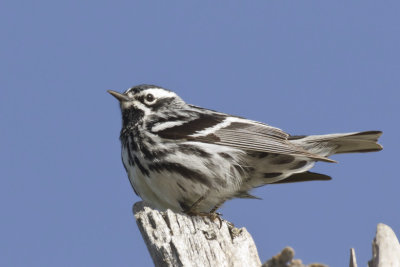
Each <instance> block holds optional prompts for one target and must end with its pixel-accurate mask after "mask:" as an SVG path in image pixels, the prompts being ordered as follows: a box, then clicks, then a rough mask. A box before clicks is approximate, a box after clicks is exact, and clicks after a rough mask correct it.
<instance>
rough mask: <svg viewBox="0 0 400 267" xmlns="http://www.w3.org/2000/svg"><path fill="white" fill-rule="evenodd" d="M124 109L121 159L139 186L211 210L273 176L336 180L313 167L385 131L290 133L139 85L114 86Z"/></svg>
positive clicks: (162, 201) (149, 196) (373, 141)
mask: <svg viewBox="0 0 400 267" xmlns="http://www.w3.org/2000/svg"><path fill="white" fill-rule="evenodd" d="M108 92H109V93H110V94H111V95H113V96H114V97H115V98H117V99H118V101H119V102H120V106H121V111H122V130H121V134H120V140H121V143H122V161H123V164H124V166H125V169H126V172H127V174H128V177H129V180H130V182H131V185H132V187H133V189H134V190H135V192H136V193H137V194H138V195H139V196H140V197H141V198H142V199H143V200H144V201H146V202H148V203H149V204H151V205H152V206H154V207H155V208H158V209H160V210H165V209H168V208H169V209H172V210H174V211H184V212H187V213H189V214H198V213H213V212H215V211H216V210H217V209H218V208H219V207H220V206H221V205H222V204H223V203H224V202H225V201H226V200H229V199H232V198H255V197H254V196H252V195H250V193H249V191H250V190H251V189H253V188H255V187H259V186H262V185H265V184H274V183H291V182H301V181H314V180H330V179H331V178H330V177H329V176H327V175H323V174H318V173H313V172H309V171H308V170H309V169H311V168H312V167H313V165H314V163H315V162H316V161H325V162H334V161H333V160H331V159H328V158H327V157H328V156H330V155H333V154H338V153H352V152H372V151H379V150H381V149H382V147H381V146H380V145H379V144H377V141H378V138H379V136H380V135H381V134H382V132H380V131H368V132H354V133H345V134H327V135H311V136H291V135H289V134H287V133H285V132H283V131H282V130H280V129H278V128H275V127H272V126H269V125H267V124H264V123H260V122H256V121H252V120H247V119H244V118H241V117H237V116H231V115H228V114H224V113H220V112H216V111H213V110H209V109H204V108H200V107H197V106H193V105H189V104H186V103H185V102H184V101H183V100H182V99H181V98H180V97H179V96H177V95H176V94H175V93H174V92H172V91H169V90H166V89H163V88H161V87H158V86H155V85H138V86H135V87H132V88H130V89H128V90H127V91H126V92H124V93H123V94H121V93H117V92H115V91H111V90H109V91H108Z"/></svg>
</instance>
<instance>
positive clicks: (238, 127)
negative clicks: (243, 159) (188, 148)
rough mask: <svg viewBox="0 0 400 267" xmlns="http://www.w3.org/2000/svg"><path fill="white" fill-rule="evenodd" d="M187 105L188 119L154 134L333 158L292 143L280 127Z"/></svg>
mask: <svg viewBox="0 0 400 267" xmlns="http://www.w3.org/2000/svg"><path fill="white" fill-rule="evenodd" d="M190 107H191V108H192V110H191V112H192V118H191V120H188V121H187V122H184V123H183V124H180V125H178V126H174V125H172V126H171V127H165V128H164V127H158V128H159V129H162V130H161V131H156V132H155V134H157V135H159V136H160V137H162V138H167V139H186V140H192V141H198V142H205V143H212V144H218V145H224V146H230V147H234V148H239V149H242V150H247V151H257V152H267V153H277V154H288V155H294V156H304V157H308V158H312V159H315V160H321V161H327V162H335V161H333V160H330V159H328V158H326V157H323V156H319V155H316V154H312V153H310V152H308V151H307V150H305V149H303V148H302V147H300V146H297V145H295V144H293V143H291V142H290V141H288V137H289V135H288V134H287V133H285V132H284V131H282V130H281V129H279V128H276V127H272V126H270V125H267V124H264V123H260V122H256V121H251V120H247V119H244V118H240V117H235V116H230V115H227V114H223V113H219V112H215V111H212V110H207V109H202V108H197V107H195V106H190ZM196 109H197V110H196Z"/></svg>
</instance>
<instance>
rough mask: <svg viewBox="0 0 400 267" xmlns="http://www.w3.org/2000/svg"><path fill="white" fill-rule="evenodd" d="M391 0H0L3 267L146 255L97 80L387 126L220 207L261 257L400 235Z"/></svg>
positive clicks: (334, 124) (291, 120)
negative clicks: (368, 147)
mask: <svg viewBox="0 0 400 267" xmlns="http://www.w3.org/2000/svg"><path fill="white" fill-rule="evenodd" d="M399 8H400V4H399V2H398V1H384V2H382V1H380V2H378V1H369V0H366V1H351V2H349V1H329V2H328V1H290V2H289V1H252V2H251V3H244V2H242V1H205V0H203V1H168V3H167V1H74V0H73V1H45V0H42V1H40V0H39V1H10V0H5V1H2V3H1V4H0V10H1V11H0V31H1V36H2V38H1V39H2V41H1V42H0V57H1V60H0V71H1V75H0V88H1V89H0V114H1V115H0V123H1V125H2V127H1V131H0V148H1V149H0V165H1V168H0V170H1V180H0V208H1V211H2V216H1V217H2V218H1V220H0V225H1V227H0V236H1V240H2V241H1V242H0V254H1V257H0V265H1V266H132V265H136V266H151V265H152V262H151V259H150V255H149V253H148V252H147V249H146V247H145V244H144V242H143V241H142V238H141V235H140V233H139V231H138V228H137V226H136V223H135V221H134V218H133V215H132V212H131V207H132V205H133V203H135V202H137V201H139V198H138V197H137V196H136V195H135V194H134V193H133V190H132V189H131V187H130V184H129V182H128V179H127V177H126V174H125V171H124V168H123V166H122V163H121V159H120V144H119V140H118V136H119V130H120V126H121V119H120V111H119V108H118V105H117V103H116V101H115V99H113V98H112V97H111V96H110V95H108V94H107V93H106V90H107V89H113V90H117V91H123V90H125V89H127V88H128V87H130V86H132V85H135V84H140V83H151V84H158V85H160V86H163V87H166V88H169V89H171V90H173V91H175V92H177V93H178V94H179V95H180V96H181V97H182V98H183V99H185V100H186V101H187V102H189V103H192V104H196V105H199V106H203V107H207V108H211V109H215V110H219V111H222V112H227V113H231V114H235V115H240V116H243V117H247V118H251V119H254V120H258V121H262V122H265V123H268V124H271V125H273V126H276V127H280V128H282V129H284V130H285V131H287V132H289V133H292V134H322V133H334V132H351V131H359V130H383V131H384V135H383V136H382V138H381V143H382V144H383V146H384V150H383V151H381V152H379V153H369V154H351V155H339V156H335V157H334V159H335V160H338V161H339V164H327V163H319V164H317V166H316V167H315V168H314V171H317V172H322V173H325V174H329V175H331V176H332V177H333V180H332V181H330V182H314V183H302V184H289V185H288V184H284V185H274V186H267V187H262V188H258V189H257V190H255V191H254V194H256V195H258V196H259V197H261V198H263V200H261V201H260V200H233V201H230V202H228V203H226V204H225V205H224V206H223V208H222V209H221V212H222V213H223V214H224V218H226V219H228V220H230V221H232V222H233V223H235V225H236V226H238V227H246V228H247V229H248V231H249V232H250V233H251V234H252V235H253V237H254V239H255V242H256V244H257V247H258V250H259V254H260V257H261V259H262V261H265V260H267V259H269V258H270V257H271V256H273V255H275V254H276V253H278V252H279V251H280V250H281V249H282V248H283V247H285V246H287V245H289V246H292V247H293V248H294V249H295V251H296V257H297V258H301V259H302V260H303V262H305V263H311V262H323V263H326V264H329V265H330V266H346V265H347V264H348V260H349V249H350V248H351V247H354V248H355V249H356V254H357V257H358V263H359V264H360V265H365V264H366V262H367V260H368V259H370V257H371V241H372V239H373V236H374V234H375V230H376V225H377V223H379V222H383V223H386V224H388V225H390V226H391V227H392V228H393V229H394V231H395V232H396V234H397V235H398V236H399V234H400V212H399V210H400V209H399V204H400V200H399V188H400V182H399V177H398V169H397V167H398V165H399V163H398V151H399V150H400V142H399V138H398V133H399V130H400V126H399V121H398V117H399V115H400V113H399V101H400V94H399V90H398V89H399V85H400V75H399V71H400V53H399V47H400V34H399V30H400V21H399V16H398V12H399Z"/></svg>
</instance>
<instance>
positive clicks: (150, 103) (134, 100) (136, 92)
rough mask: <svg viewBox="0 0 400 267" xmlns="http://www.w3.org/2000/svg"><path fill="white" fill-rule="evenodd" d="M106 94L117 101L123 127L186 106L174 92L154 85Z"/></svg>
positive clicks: (110, 91)
mask: <svg viewBox="0 0 400 267" xmlns="http://www.w3.org/2000/svg"><path fill="white" fill-rule="evenodd" d="M107 92H108V93H110V94H111V95H112V96H114V97H115V98H116V99H117V100H118V101H119V103H120V106H121V112H122V118H123V123H124V125H127V124H131V123H136V122H137V121H138V120H139V119H142V118H143V117H152V116H154V115H157V116H163V114H165V113H168V111H173V110H176V109H179V108H182V107H184V106H185V105H186V103H185V102H184V101H183V100H182V99H181V98H180V97H179V96H177V95H176V94H175V93H174V92H172V91H169V90H167V89H164V88H161V87H159V86H156V85H148V84H142V85H137V86H134V87H131V88H129V89H128V90H126V91H125V92H124V93H118V92H115V91H112V90H108V91H107Z"/></svg>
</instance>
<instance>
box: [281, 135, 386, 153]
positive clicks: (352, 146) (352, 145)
mask: <svg viewBox="0 0 400 267" xmlns="http://www.w3.org/2000/svg"><path fill="white" fill-rule="evenodd" d="M381 135H382V132H381V131H366V132H355V133H345V134H326V135H310V136H293V137H291V138H289V140H291V141H292V142H293V143H296V144H298V145H300V146H302V147H303V148H305V149H306V150H308V151H310V152H312V153H315V154H318V155H322V156H330V155H333V154H340V153H360V152H361V153H362V152H375V151H380V150H382V146H381V145H380V144H378V143H377V142H378V139H379V137H380V136H381Z"/></svg>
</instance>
